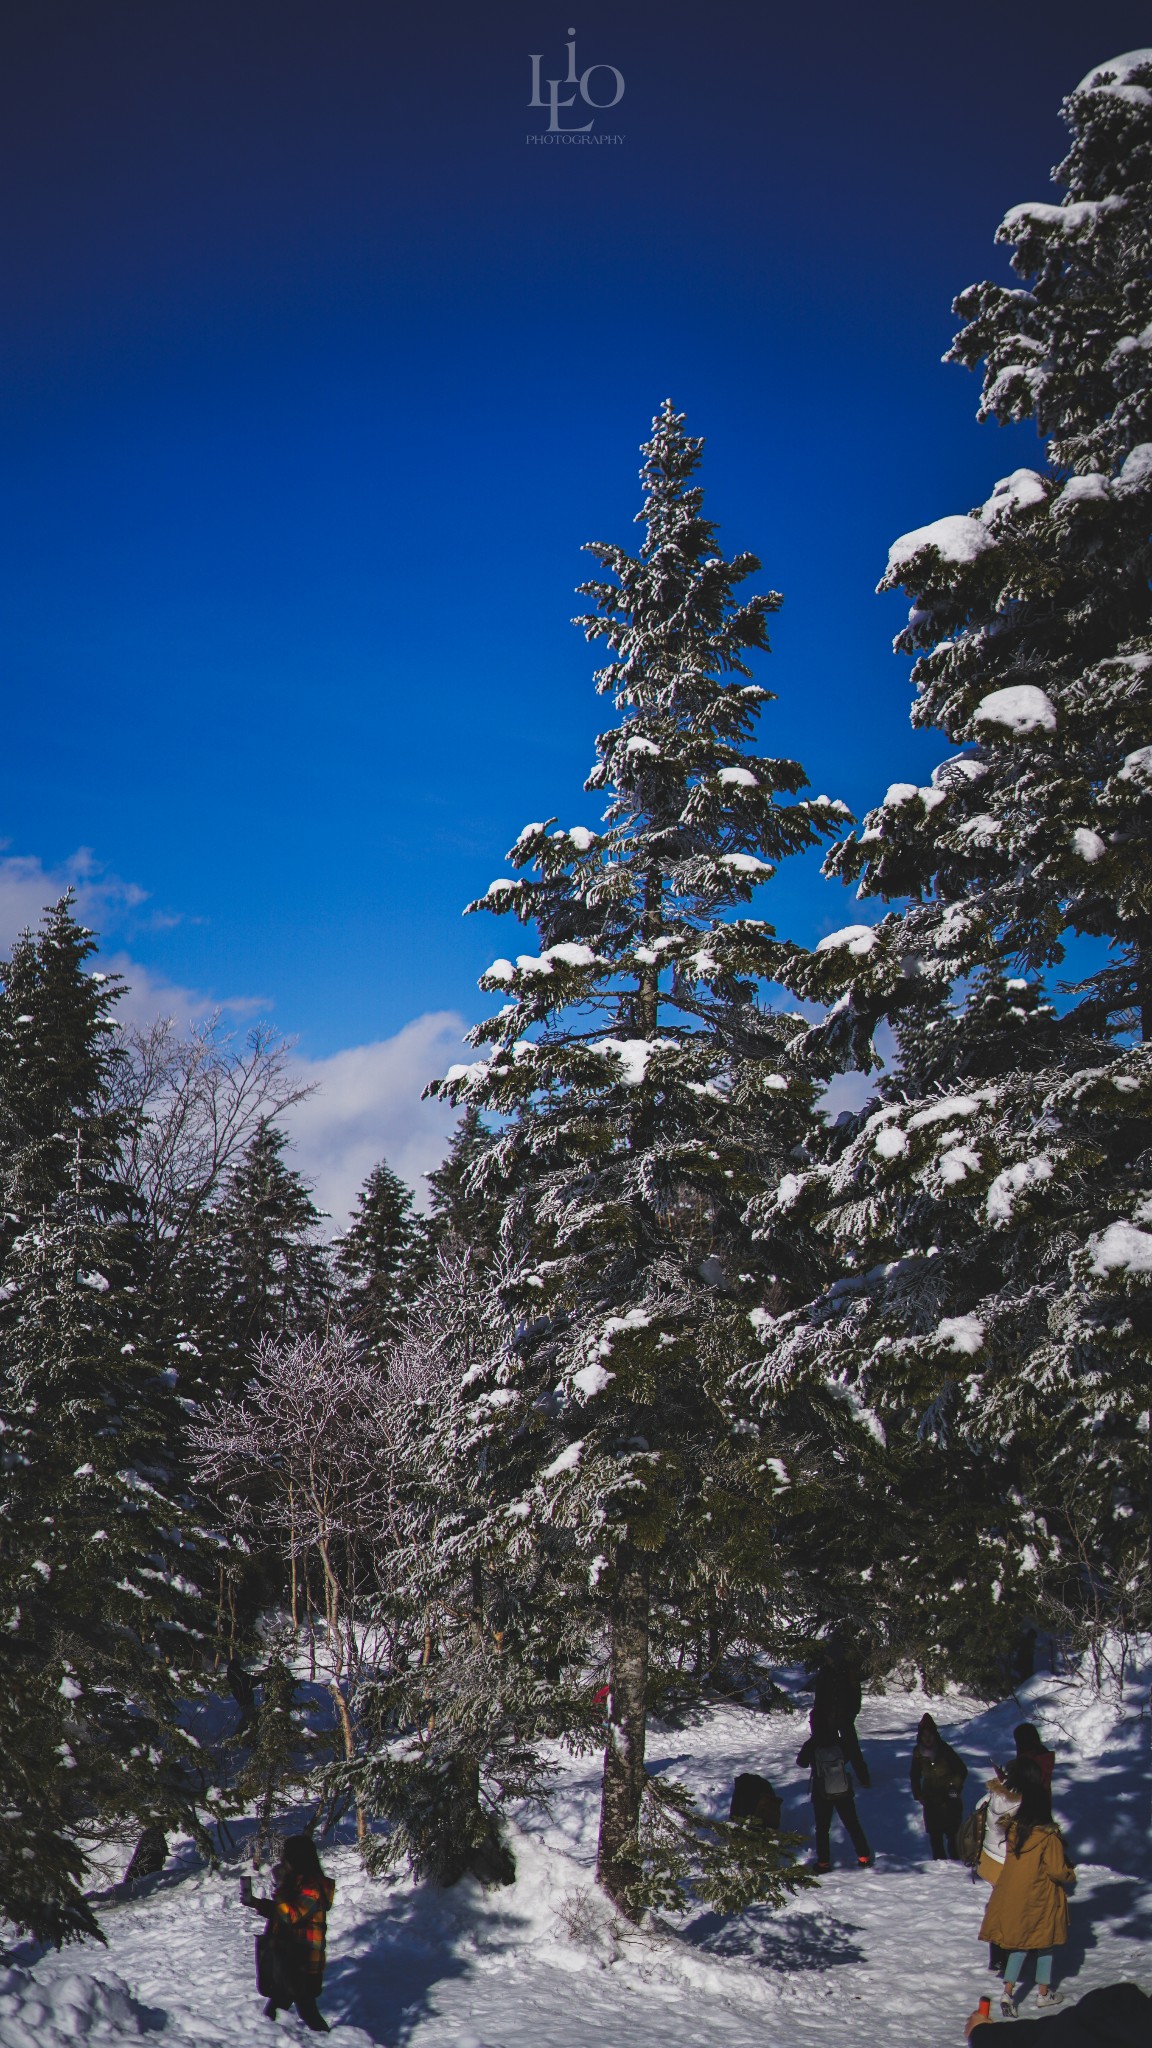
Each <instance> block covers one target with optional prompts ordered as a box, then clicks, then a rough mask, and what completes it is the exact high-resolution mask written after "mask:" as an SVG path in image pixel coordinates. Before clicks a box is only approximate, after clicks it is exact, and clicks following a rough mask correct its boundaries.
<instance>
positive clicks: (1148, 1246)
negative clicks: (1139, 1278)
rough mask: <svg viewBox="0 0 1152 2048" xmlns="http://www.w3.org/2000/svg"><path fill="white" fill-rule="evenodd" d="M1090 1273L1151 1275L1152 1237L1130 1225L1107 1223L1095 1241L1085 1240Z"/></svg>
mask: <svg viewBox="0 0 1152 2048" xmlns="http://www.w3.org/2000/svg"><path fill="white" fill-rule="evenodd" d="M1088 1242H1089V1246H1090V1249H1091V1252H1092V1271H1093V1272H1094V1273H1098V1274H1100V1275H1101V1277H1104V1276H1105V1275H1106V1274H1108V1273H1152V1236H1149V1233H1148V1232H1147V1231H1146V1230H1137V1229H1136V1226H1135V1224H1133V1223H1110V1224H1109V1225H1108V1228H1107V1230H1102V1231H1100V1233H1099V1234H1098V1235H1097V1236H1096V1237H1092V1238H1089V1240H1088Z"/></svg>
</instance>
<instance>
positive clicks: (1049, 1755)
mask: <svg viewBox="0 0 1152 2048" xmlns="http://www.w3.org/2000/svg"><path fill="white" fill-rule="evenodd" d="M1013 1734H1014V1736H1015V1741H1016V1754H1017V1756H1018V1757H1019V1758H1020V1759H1021V1760H1022V1761H1023V1762H1026V1763H1030V1764H1035V1766H1036V1768H1037V1770H1038V1771H1039V1773H1040V1776H1041V1777H1042V1778H1043V1780H1044V1789H1045V1791H1046V1792H1051V1790H1052V1773H1053V1771H1054V1770H1055V1768H1056V1752H1055V1750H1054V1749H1045V1747H1044V1744H1043V1743H1042V1742H1041V1740H1040V1730H1039V1729H1038V1728H1034V1727H1033V1726H1032V1723H1031V1721H1021V1723H1020V1726H1019V1727H1018V1728H1016V1729H1014V1730H1013Z"/></svg>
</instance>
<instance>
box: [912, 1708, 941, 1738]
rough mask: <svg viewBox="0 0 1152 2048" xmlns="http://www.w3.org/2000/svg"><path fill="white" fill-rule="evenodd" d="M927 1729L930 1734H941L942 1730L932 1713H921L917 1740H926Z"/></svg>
mask: <svg viewBox="0 0 1152 2048" xmlns="http://www.w3.org/2000/svg"><path fill="white" fill-rule="evenodd" d="M925 1731H927V1733H928V1735H929V1736H935V1735H939V1733H940V1730H939V1729H938V1727H937V1726H936V1723H935V1721H934V1720H933V1719H932V1716H931V1714H921V1716H920V1726H919V1727H918V1728H917V1730H916V1740H917V1742H923V1741H924V1737H925Z"/></svg>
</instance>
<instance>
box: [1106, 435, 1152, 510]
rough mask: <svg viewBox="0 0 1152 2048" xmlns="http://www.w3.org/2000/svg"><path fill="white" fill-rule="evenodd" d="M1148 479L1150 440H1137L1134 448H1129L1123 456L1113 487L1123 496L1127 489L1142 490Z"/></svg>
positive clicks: (1151, 477) (1151, 464)
mask: <svg viewBox="0 0 1152 2048" xmlns="http://www.w3.org/2000/svg"><path fill="white" fill-rule="evenodd" d="M1150 480H1152V441H1138V442H1137V443H1136V446H1135V448H1132V449H1130V450H1129V452H1128V454H1127V455H1126V456H1125V458H1124V461H1123V464H1122V466H1121V470H1120V474H1119V476H1118V477H1117V478H1116V482H1115V484H1114V486H1113V488H1114V489H1115V490H1116V491H1118V492H1119V493H1120V495H1121V497H1123V496H1125V495H1126V494H1127V493H1128V492H1129V491H1139V490H1143V488H1144V486H1145V484H1147V483H1148V482H1149V481H1150Z"/></svg>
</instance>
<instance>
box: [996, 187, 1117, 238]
mask: <svg viewBox="0 0 1152 2048" xmlns="http://www.w3.org/2000/svg"><path fill="white" fill-rule="evenodd" d="M1127 203H1128V202H1127V200H1126V199H1123V198H1122V197H1121V196H1120V195H1119V194H1118V193H1115V192H1111V193H1109V195H1108V197H1107V199H1070V200H1069V202H1068V204H1067V205H1066V206H1053V205H1052V204H1051V203H1050V201H1048V200H1044V199H1029V200H1025V202H1024V204H1023V205H1022V206H1013V207H1010V208H1009V210H1008V212H1007V213H1006V214H1005V215H1004V218H1003V220H1002V221H1001V223H1000V237H1001V239H1003V240H1004V241H1011V242H1016V241H1019V240H1020V239H1021V238H1022V236H1023V234H1024V232H1025V231H1026V230H1027V229H1028V228H1037V227H1045V228H1050V227H1061V228H1069V229H1070V230H1071V231H1072V233H1073V234H1077V233H1079V232H1082V231H1083V230H1085V229H1088V228H1094V227H1096V226H1097V224H1098V222H1099V221H1100V219H1101V216H1102V215H1104V214H1109V213H1120V212H1122V211H1123V209H1124V207H1125V206H1126V205H1127Z"/></svg>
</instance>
